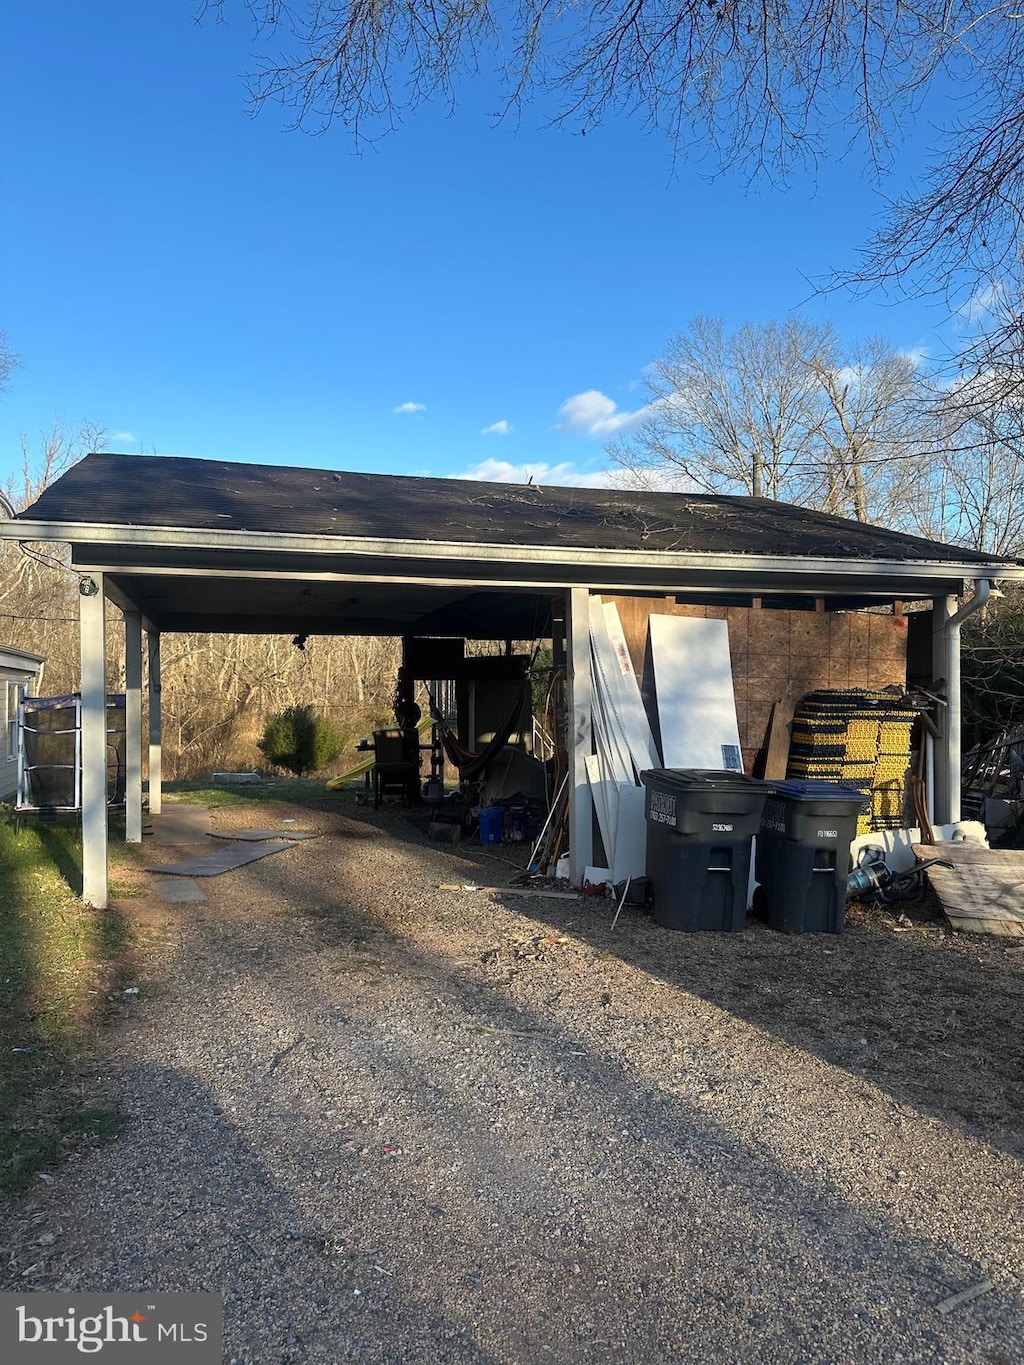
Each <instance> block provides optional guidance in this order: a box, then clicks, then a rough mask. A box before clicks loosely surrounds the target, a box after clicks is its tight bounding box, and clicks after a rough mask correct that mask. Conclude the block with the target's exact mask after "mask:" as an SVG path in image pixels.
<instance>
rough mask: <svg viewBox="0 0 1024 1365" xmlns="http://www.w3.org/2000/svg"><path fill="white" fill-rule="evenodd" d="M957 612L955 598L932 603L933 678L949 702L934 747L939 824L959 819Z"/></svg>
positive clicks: (941, 712) (936, 819)
mask: <svg viewBox="0 0 1024 1365" xmlns="http://www.w3.org/2000/svg"><path fill="white" fill-rule="evenodd" d="M956 609H957V599H956V598H955V597H936V598H935V599H934V601H933V603H932V678H933V680H934V681H935V682H938V680H939V679H940V678H941V679H943V686H942V690H943V693H944V695H945V697H946V702H947V705H945V706H940V707H939V708H938V712H939V714H938V717H937V720H938V726H939V737H938V739H936V741H935V746H934V755H935V814H934V822H935V824H937V825H952V824H955V823H956V821H957V820H959V819H960V632H959V630H957V629H956V628H952V629H950V628H949V622H950V621H951V620H952V618H953V617H954V616H955V615H956Z"/></svg>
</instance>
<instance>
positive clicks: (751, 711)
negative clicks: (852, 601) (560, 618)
mask: <svg viewBox="0 0 1024 1365" xmlns="http://www.w3.org/2000/svg"><path fill="white" fill-rule="evenodd" d="M604 600H605V601H606V602H615V604H616V605H617V607H618V609H619V616H620V617H621V619H622V628H623V631H624V632H625V636H626V643H627V645H628V646H629V653H630V657H631V658H632V660H633V667H634V668H635V669H636V671H637V676H638V677H641V678H642V677H643V676H644V666H645V662H646V660H645V652H646V647H647V620H648V617H650V616H651V615H654V614H657V615H662V616H697V617H717V618H722V617H724V618H725V619H726V620H727V621H728V622H729V650H730V653H731V655H732V672H733V687H734V689H735V692H736V712H737V719H738V721H739V727H740V742H741V744H742V746H743V751H744V762H745V764H746V765H747V769H748V771H749V764H750V761H751V759H752V756H753V754H754V753H756V751H757V750H758V749H759V748H760V746H761V744H762V742H763V741H764V736H765V729H766V727H767V725H768V720H769V717H770V714H771V707H772V703H773V702H774V701H777V700H778V699H779V698H780V697H783V696H785V695H786V693H787V692H789V693H791V694H792V696H793V697H795V698H796V699H797V700H799V699H800V697H802V696H804V695H805V694H806V693H807V692H812V691H814V689H815V688H818V687H870V688H880V687H888V686H890V685H892V684H896V685H898V686H900V687H902V686H905V684H906V651H907V622H906V619H905V618H900V617H895V616H879V615H876V614H875V613H866V612H816V611H774V610H771V609H770V608H763V609H762V608H758V607H752V608H751V607H695V606H686V605H681V604H680V603H678V602H676V601H675V599H674V598H672V597H638V596H621V597H620V596H617V595H616V596H605V597H604Z"/></svg>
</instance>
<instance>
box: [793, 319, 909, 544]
mask: <svg viewBox="0 0 1024 1365" xmlns="http://www.w3.org/2000/svg"><path fill="white" fill-rule="evenodd" d="M810 368H811V370H812V371H813V373H814V377H815V379H816V380H817V383H818V388H819V392H820V395H821V398H822V400H823V410H822V417H821V425H820V428H819V430H818V436H819V437H820V447H819V449H818V451H817V452H816V456H817V459H818V460H819V470H818V472H814V471H811V470H808V475H809V476H810V479H811V485H810V486H809V487H808V488H807V490H806V493H805V497H806V498H807V499H808V500H809V501H811V502H813V504H814V505H815V506H818V507H820V508H821V509H822V510H823V511H825V512H833V513H836V514H837V515H839V516H848V517H854V518H855V519H856V520H857V521H879V520H884V521H886V522H887V523H888V524H889V525H891V526H897V525H902V526H904V527H908V528H911V527H913V528H914V529H916V525H915V523H916V520H917V510H916V507H917V502H918V488H919V484H920V479H921V477H922V470H921V464H922V459H923V456H924V453H925V451H926V450H927V449H928V447H929V446H930V444H931V442H932V431H933V427H934V419H933V418H932V417H931V415H930V413H929V407H928V395H927V390H926V389H925V386H924V383H923V381H922V379H921V377H920V375H919V372H918V367H917V363H916V361H915V360H914V358H913V357H912V356H909V355H907V354H905V353H903V352H900V351H896V350H894V349H893V347H892V346H891V344H890V343H889V342H888V341H886V340H885V339H884V338H882V337H868V338H866V339H865V340H863V341H857V342H854V343H853V345H852V346H849V347H846V348H842V349H841V348H839V346H838V344H836V345H833V346H832V347H831V348H830V349H828V350H823V351H822V352H820V353H819V354H818V355H816V356H815V357H813V358H812V360H811V361H810ZM815 480H817V481H818V487H817V488H815V487H814V486H813V484H814V481H815Z"/></svg>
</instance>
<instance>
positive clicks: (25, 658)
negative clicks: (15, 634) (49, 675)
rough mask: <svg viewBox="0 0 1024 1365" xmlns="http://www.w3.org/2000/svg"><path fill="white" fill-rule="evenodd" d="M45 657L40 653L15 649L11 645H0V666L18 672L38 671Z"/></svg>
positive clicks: (44, 661)
mask: <svg viewBox="0 0 1024 1365" xmlns="http://www.w3.org/2000/svg"><path fill="white" fill-rule="evenodd" d="M44 663H46V659H45V657H44V656H43V655H42V654H29V652H28V650H25V649H15V648H14V646H13V645H0V668H10V669H16V670H17V671H18V672H20V673H38V672H39V670H40V668H41V667H42V666H43V664H44Z"/></svg>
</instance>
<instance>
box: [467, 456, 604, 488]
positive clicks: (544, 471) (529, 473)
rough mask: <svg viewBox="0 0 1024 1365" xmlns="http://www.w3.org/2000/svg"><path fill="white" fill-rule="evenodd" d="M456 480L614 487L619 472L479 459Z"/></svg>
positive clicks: (570, 464) (568, 462)
mask: <svg viewBox="0 0 1024 1365" xmlns="http://www.w3.org/2000/svg"><path fill="white" fill-rule="evenodd" d="M458 477H459V478H460V479H478V480H480V481H481V482H483V483H529V482H531V481H532V482H533V483H535V484H540V483H546V484H554V485H557V486H560V487H562V488H614V487H616V486H617V485H618V483H619V482H620V481H621V478H622V473H621V471H620V470H616V469H595V470H592V471H591V472H590V473H587V472H586V471H585V470H582V469H577V467H576V465H575V464H574V463H573V462H572V461H571V460H563V461H562V463H561V464H548V463H547V462H546V461H544V460H535V461H531V462H530V463H527V464H510V463H509V461H508V460H482V461H481V462H480V463H479V464H475V465H473V466H472V468H470V469H467V470H466V471H465V472H464V473H462V474H459V475H458Z"/></svg>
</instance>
